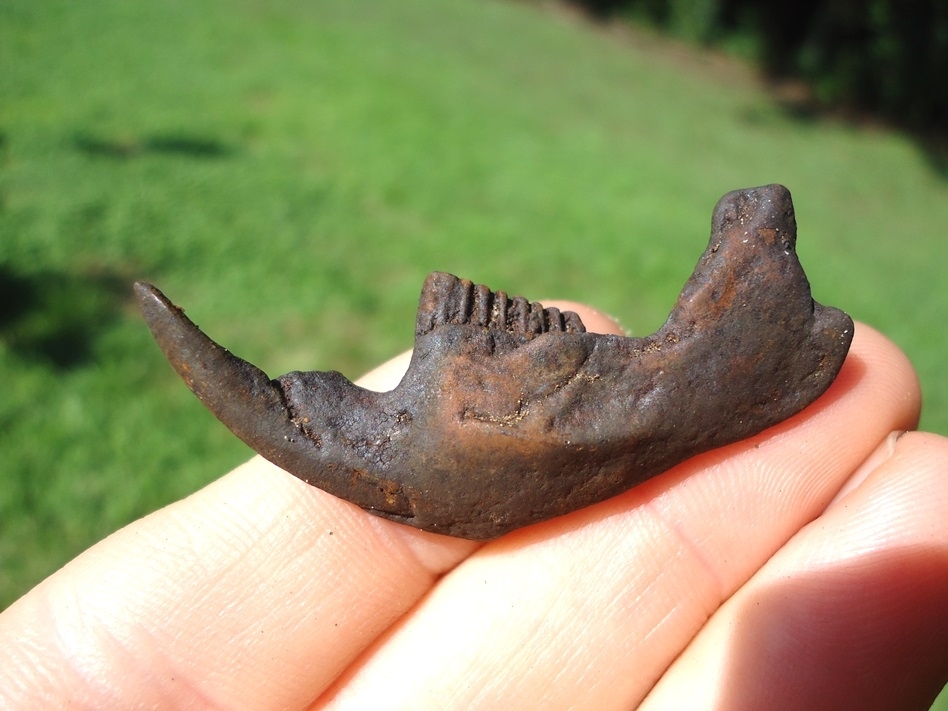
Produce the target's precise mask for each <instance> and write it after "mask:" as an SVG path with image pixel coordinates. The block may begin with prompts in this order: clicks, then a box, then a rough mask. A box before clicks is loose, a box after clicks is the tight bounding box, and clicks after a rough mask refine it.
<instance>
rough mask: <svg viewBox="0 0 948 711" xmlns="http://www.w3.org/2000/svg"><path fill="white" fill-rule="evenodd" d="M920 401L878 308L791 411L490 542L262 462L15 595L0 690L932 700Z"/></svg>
mask: <svg viewBox="0 0 948 711" xmlns="http://www.w3.org/2000/svg"><path fill="white" fill-rule="evenodd" d="M549 305H556V306H558V307H559V308H563V309H572V310H576V311H578V312H579V313H580V315H581V317H582V319H583V321H584V323H585V324H586V325H587V328H589V329H590V330H597V331H600V332H605V333H618V332H619V329H618V327H617V325H616V324H615V323H614V322H612V321H610V320H609V319H607V318H606V317H604V316H603V315H602V314H599V313H598V312H595V311H593V310H590V309H588V308H586V307H582V306H579V305H576V304H566V303H558V302H549ZM406 365H407V358H406V357H405V356H401V357H399V358H396V359H394V360H393V361H390V362H389V363H387V364H385V365H384V366H381V367H380V368H379V369H377V370H375V371H373V372H372V373H370V374H369V375H367V376H366V377H365V378H363V380H362V381H360V382H361V384H363V385H365V386H367V387H374V388H376V389H386V388H390V387H392V386H394V384H395V383H397V382H398V379H399V377H400V375H401V373H402V372H403V371H404V368H405V367H406ZM919 409H920V395H919V388H918V382H917V379H916V377H915V374H914V372H913V370H912V368H911V365H910V364H909V362H908V361H907V360H906V358H905V356H904V355H903V354H902V353H901V352H900V351H899V350H898V349H897V348H896V347H895V346H894V345H893V344H892V343H891V342H890V341H888V340H887V339H886V338H885V337H883V336H882V335H880V334H879V333H877V332H875V331H873V330H872V329H871V328H868V327H866V326H863V325H857V329H856V334H855V338H854V341H853V345H852V349H851V352H850V356H849V358H848V359H847V362H846V364H845V365H844V367H843V370H842V371H841V373H840V375H839V377H838V378H837V380H836V382H835V383H834V384H833V385H832V387H831V388H830V390H829V391H827V393H826V394H825V395H824V396H823V397H821V398H819V399H818V400H817V401H816V402H815V403H813V404H812V405H811V406H810V407H808V408H807V409H806V410H804V411H803V412H801V413H800V414H798V415H796V416H794V417H793V418H791V419H790V420H788V421H786V422H784V423H782V424H780V425H777V426H775V427H772V428H770V429H768V430H766V431H764V432H762V433H761V434H759V435H757V436H755V437H753V438H751V439H748V440H745V441H743V442H739V443H737V444H734V445H731V446H728V447H725V448H722V449H718V450H715V451H713V452H709V453H707V454H703V455H701V456H698V457H694V458H693V459H691V460H689V461H687V462H685V463H683V464H681V465H679V466H677V467H675V468H673V469H671V470H670V471H668V472H666V473H664V474H662V475H660V476H658V477H656V478H654V479H652V480H650V481H649V482H647V483H645V484H643V485H641V486H638V487H636V488H635V489H633V490H631V491H629V492H627V493H625V494H623V495H621V496H617V497H615V498H613V499H611V500H609V501H606V502H603V503H601V504H598V505H596V506H592V507H589V508H587V509H584V510H582V511H577V512H575V513H573V514H570V515H567V516H562V517H560V518H556V519H553V520H550V521H547V522H545V523H542V524H538V525H535V526H531V527H529V528H525V529H521V530H518V531H514V532H513V533H510V534H508V535H506V536H504V537H502V538H500V539H497V540H495V541H492V542H490V543H487V544H479V543H475V542H471V541H465V540H460V539H453V538H447V537H444V536H438V535H435V534H430V533H425V532H422V531H418V530H415V529H412V528H409V527H406V526H402V525H400V524H396V523H392V522H389V521H386V520H383V519H380V518H377V517H375V516H372V515H370V514H368V513H366V512H364V511H362V510H361V509H359V508H358V507H356V506H354V505H352V504H349V503H347V502H345V501H341V500H339V499H335V498H333V497H331V496H329V495H328V494H325V493H324V492H322V491H320V490H318V489H315V488H313V487H310V486H307V485H306V484H304V483H302V482H300V481H299V480H298V479H296V478H295V477H293V476H290V475H289V474H286V473H285V472H283V471H282V470H280V469H278V468H277V467H275V466H274V465H272V464H270V463H268V462H266V461H265V460H263V459H260V458H254V459H252V460H251V461H250V462H248V463H247V464H245V465H243V466H241V467H238V468H237V469H236V470H234V471H233V472H231V473H230V474H227V475H226V476H224V477H222V478H220V479H219V480H217V481H216V482H214V483H212V484H211V485H209V486H207V487H206V488H204V489H202V490H201V491H198V492H197V493H195V494H193V495H192V496H190V497H188V498H186V499H184V500H183V501H179V502H177V503H175V504H172V505H170V506H168V507H166V508H164V509H162V510H160V511H157V512H155V513H153V514H151V515H149V516H147V517H145V518H144V519H142V520H140V521H137V522H135V523H133V524H131V525H129V526H127V527H126V528H124V529H122V530H120V531H118V532H116V533H115V534H113V535H112V536H110V537H109V538H107V539H105V540H104V541H102V542H100V543H99V544H97V545H95V546H93V547H92V548H90V549H89V550H88V551H86V552H85V553H83V554H82V555H80V556H79V557H78V558H76V559H75V560H74V561H72V562H71V563H69V564H68V565H67V566H66V567H64V568H63V569H62V570H60V571H58V572H57V573H55V574H54V575H52V576H51V577H50V578H48V579H47V580H45V581H44V582H43V583H41V584H40V585H38V586H37V587H36V588H35V589H33V590H32V591H31V592H29V593H28V594H27V595H25V596H24V597H23V598H21V599H20V600H19V601H17V602H16V603H15V604H14V605H12V606H11V607H10V608H9V609H7V610H6V611H5V612H4V613H3V614H2V615H0V708H4V709H35V708H58V707H68V708H88V709H113V708H114V709H129V708H181V709H306V708H313V709H367V708H386V709H402V708H404V709H455V708H456V709H498V708H505V709H540V708H542V709H596V710H597V711H602V710H606V711H609V710H611V709H632V708H636V707H640V708H643V709H649V710H655V709H681V708H688V709H728V711H732V710H734V709H737V710H740V709H760V708H767V709H784V708H785V709H802V708H806V709H821V708H826V709H839V708H859V709H896V708H897V709H925V708H927V707H928V705H929V704H930V703H931V700H932V699H933V698H934V696H935V694H936V693H937V692H938V690H939V689H940V688H941V686H942V685H943V684H944V683H945V681H946V680H948V602H946V600H948V486H946V485H945V475H946V473H948V465H946V462H948V440H946V439H945V438H942V437H939V436H935V435H931V434H923V433H917V432H907V431H910V430H912V429H913V428H914V427H915V426H916V424H917V420H918V415H919ZM726 414H727V413H709V415H708V416H709V417H716V416H726ZM168 475H169V476H173V472H169V473H168Z"/></svg>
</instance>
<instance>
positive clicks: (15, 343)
mask: <svg viewBox="0 0 948 711" xmlns="http://www.w3.org/2000/svg"><path fill="white" fill-rule="evenodd" d="M130 283H131V282H130V280H129V279H128V278H127V277H125V276H122V275H119V274H115V273H110V272H100V273H94V274H73V273H68V272H66V273H55V272H41V273H37V274H29V275H25V274H19V273H17V272H16V271H15V270H13V269H11V268H10V267H8V266H5V265H0V342H3V343H4V344H5V345H6V346H7V347H8V348H10V350H11V351H13V352H14V353H16V354H17V355H18V356H20V357H21V358H24V359H27V360H39V361H42V362H44V363H47V364H48V365H50V366H51V367H53V368H56V369H58V370H69V369H71V368H75V367H77V366H80V365H82V364H84V363H86V362H88V361H89V360H90V359H91V358H92V355H93V350H94V346H95V342H96V340H97V339H98V338H99V336H101V335H102V334H103V333H104V332H105V331H106V330H107V329H108V328H109V327H110V326H111V325H112V324H113V323H114V322H115V321H116V319H117V318H118V317H119V315H120V312H121V310H122V307H123V306H124V305H125V304H126V303H127V302H128V301H129V299H130V298H131V294H130V286H129V285H130Z"/></svg>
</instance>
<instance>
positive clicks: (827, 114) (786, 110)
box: [743, 77, 948, 180]
mask: <svg viewBox="0 0 948 711" xmlns="http://www.w3.org/2000/svg"><path fill="white" fill-rule="evenodd" d="M767 91H768V93H769V95H770V99H771V101H772V104H773V106H774V108H775V109H776V111H777V112H778V113H779V115H781V116H783V117H785V118H787V119H790V120H791V121H794V122H796V123H798V124H804V125H808V124H815V123H819V122H824V121H836V122H839V123H841V124H844V125H848V126H852V127H853V128H857V129H858V128H861V127H876V128H881V129H884V130H888V131H895V132H898V133H902V134H904V135H906V136H908V137H909V138H910V139H911V140H912V142H913V143H914V144H915V146H916V148H917V149H918V151H919V152H920V153H921V155H922V157H923V158H924V159H925V162H926V163H927V164H928V167H929V169H930V170H931V171H932V172H933V173H934V174H935V175H936V176H938V177H939V178H940V179H942V180H948V135H942V134H941V133H939V132H937V131H934V130H927V131H924V130H915V129H913V128H912V127H911V126H906V125H899V124H898V123H896V122H893V121H891V120H888V119H886V118H885V117H883V116H879V115H877V114H874V113H872V112H869V111H865V110H860V109H857V108H854V107H851V106H846V105H844V104H833V105H826V104H823V103H821V102H819V101H818V100H817V99H816V96H815V95H814V93H813V90H812V88H811V87H810V86H809V85H808V84H807V83H806V82H804V81H802V80H798V79H787V78H780V77H771V78H770V79H769V82H768V85H767ZM743 119H744V121H745V122H746V123H748V124H751V125H756V124H761V123H766V122H767V120H768V117H767V112H766V111H760V110H755V109H750V110H747V111H745V112H744V113H743Z"/></svg>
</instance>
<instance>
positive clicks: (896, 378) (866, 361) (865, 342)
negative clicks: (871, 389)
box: [849, 321, 922, 430]
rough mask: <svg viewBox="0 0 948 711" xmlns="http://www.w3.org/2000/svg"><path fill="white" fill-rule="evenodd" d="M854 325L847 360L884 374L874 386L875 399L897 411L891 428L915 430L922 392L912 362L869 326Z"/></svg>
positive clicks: (863, 324) (858, 323)
mask: <svg viewBox="0 0 948 711" xmlns="http://www.w3.org/2000/svg"><path fill="white" fill-rule="evenodd" d="M855 326H856V330H855V334H854V337H853V344H852V347H851V349H850V355H849V357H850V359H852V360H853V361H859V362H861V363H862V365H863V366H864V367H866V368H869V369H871V370H872V371H873V372H876V373H878V374H884V376H885V377H884V378H881V379H877V384H876V387H878V388H879V391H878V393H879V394H878V399H880V400H882V399H885V400H886V401H890V402H892V403H893V404H894V405H896V407H897V408H898V412H897V413H896V418H895V421H894V422H893V428H892V429H898V430H913V429H915V428H916V427H917V426H918V420H919V416H920V415H921V403H922V389H921V383H920V382H919V379H918V374H917V373H916V372H915V368H914V366H913V365H912V362H911V361H910V360H909V358H908V356H907V355H905V353H904V352H903V351H902V349H901V348H899V346H898V345H896V343H895V342H893V341H892V340H891V339H889V338H888V337H887V336H885V335H883V334H882V333H881V332H879V331H877V330H876V329H874V328H873V327H872V326H869V325H867V324H865V323H860V322H858V321H857V322H856V324H855ZM882 388H885V389H886V390H887V391H888V392H883V391H882ZM885 395H889V396H890V397H885Z"/></svg>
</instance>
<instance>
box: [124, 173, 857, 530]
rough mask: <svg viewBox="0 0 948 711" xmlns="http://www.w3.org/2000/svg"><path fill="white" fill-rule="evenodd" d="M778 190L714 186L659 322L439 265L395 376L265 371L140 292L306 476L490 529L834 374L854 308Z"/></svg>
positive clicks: (171, 335)
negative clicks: (647, 330)
mask: <svg viewBox="0 0 948 711" xmlns="http://www.w3.org/2000/svg"><path fill="white" fill-rule="evenodd" d="M795 242H796V223H795V220H794V214H793V204H792V202H791V200H790V193H789V192H788V191H787V190H786V188H784V187H782V186H779V185H770V186H765V187H761V188H754V189H749V190H743V191H736V192H733V193H729V194H727V195H725V196H724V197H723V198H722V199H721V201H720V202H719V203H718V205H717V207H716V208H715V211H714V216H713V221H712V233H711V241H710V243H709V245H708V248H707V250H706V251H705V253H704V255H702V257H701V259H700V260H699V262H698V265H697V267H696V268H695V272H694V274H693V275H692V276H691V278H690V279H689V280H688V282H687V283H686V284H685V286H684V289H683V290H682V292H681V295H680V296H679V298H678V301H677V303H676V304H675V306H674V308H673V309H672V312H671V314H670V316H669V318H668V321H667V322H666V323H665V325H664V326H663V327H662V328H661V329H659V330H658V331H657V332H656V333H654V334H653V335H651V336H648V337H645V338H627V337H621V336H608V335H599V334H592V333H586V332H585V329H584V328H583V325H582V323H581V322H580V320H579V318H578V317H577V316H576V315H575V314H571V313H560V312H559V311H557V310H555V309H543V308H542V307H541V306H540V305H539V304H531V303H529V302H528V301H526V300H525V299H522V298H520V297H514V298H508V297H507V295H506V294H505V293H504V292H491V291H490V290H489V289H487V288H486V287H484V286H481V285H475V284H472V283H471V282H469V281H466V280H461V279H458V278H456V277H453V276H451V275H449V274H442V273H435V274H432V275H431V276H429V277H428V279H427V280H426V282H425V284H424V287H423V289H422V294H421V300H420V304H419V309H418V316H417V319H416V329H415V347H414V351H413V354H412V359H411V364H410V366H409V368H408V371H407V373H406V374H405V377H404V378H403V380H402V382H401V383H400V384H399V385H398V386H397V387H396V388H395V389H394V390H392V391H390V392H386V393H376V392H371V391H368V390H365V389H363V388H360V387H357V386H356V385H354V384H352V383H351V382H350V381H349V380H347V379H346V378H344V377H343V376H342V375H340V374H339V373H336V372H305V373H303V372H294V373H289V374H287V375H284V376H282V377H280V378H278V379H276V380H271V379H270V378H269V377H268V376H267V375H266V374H265V373H264V372H263V371H261V370H260V369H258V368H257V367H255V366H253V365H251V364H250V363H247V362H246V361H244V360H241V359H239V358H237V357H236V356H233V355H232V354H230V353H229V352H228V351H226V350H225V349H224V348H222V347H221V346H219V345H217V344H216V343H214V342H213V341H211V340H210V339H209V338H207V336H205V335H204V334H203V333H202V332H201V331H200V330H199V329H198V328H197V327H196V326H195V325H194V324H193V323H192V322H191V321H190V320H188V319H187V318H186V317H185V316H184V314H183V312H182V311H181V310H180V309H178V308H177V307H176V306H174V305H173V304H172V303H171V302H170V301H168V300H167V299H166V298H165V297H164V296H163V295H162V294H161V292H159V291H158V290H157V289H155V288H154V287H152V286H150V285H147V284H142V283H139V284H137V285H136V290H137V292H138V296H139V301H140V304H141V307H142V310H143V313H144V315H145V318H146V320H147V321H148V324H149V326H150V327H151V329H152V332H153V333H154V335H155V338H156V340H157V341H158V343H159V345H160V346H161V348H162V350H163V351H164V352H165V354H166V356H167V357H168V359H169V361H170V362H171V363H172V365H173V366H174V367H175V369H176V370H177V371H178V373H179V374H180V375H181V376H182V378H184V380H185V381H186V382H187V384H188V386H189V387H190V388H191V389H192V390H193V391H194V393H195V394H196V395H197V396H198V397H199V398H200V399H201V400H202V401H203V402H204V404H205V405H206V406H207V407H208V408H209V409H210V410H211V411H212V412H213V413H214V414H215V415H216V416H217V417H218V418H219V419H220V420H221V421H222V422H224V424H226V425H227V426H228V427H230V428H231V430H233V431H234V433H235V434H237V435H238V436H239V437H240V438H241V439H243V440H244V441H245V442H247V444H249V445H250V446H251V447H253V448H254V449H255V450H257V451H258V452H259V453H260V454H262V455H263V456H265V457H266V458H268V459H270V460H271V461H273V462H274V463H275V464H277V465H279V466H280V467H282V468H284V469H286V470H287V471H289V472H290V473H292V474H295V475H296V476H298V477H299V478H301V479H303V480H304V481H306V482H308V483H310V484H313V485H314V486H318V487H319V488H321V489H324V490H325V491H327V492H329V493H331V494H334V495H336V496H339V497H342V498H344V499H347V500H349V501H351V502H353V503H356V504H358V505H360V506H362V507H364V508H366V509H367V510H369V511H372V512H373V513H375V514H377V515H379V516H384V517H385V518H389V519H392V520H395V521H399V522H402V523H406V524H409V525H412V526H415V527H418V528H422V529H425V530H428V531H435V532H439V533H446V534H449V535H453V536H460V537H463V538H472V539H481V540H485V539H490V538H494V537H496V536H499V535H502V534H504V533H506V532H508V531H511V530H513V529H515V528H519V527H521V526H526V525H529V524H532V523H537V522H539V521H543V520H546V519H549V518H552V517H554V516H558V515H561V514H565V513H569V512H571V511H575V510H577V509H580V508H582V507H585V506H588V505H590V504H593V503H596V502H599V501H602V500H604V499H607V498H610V497H612V496H615V495H616V494H619V493H621V492H623V491H625V490H627V489H629V488H631V487H632V486H635V485H636V484H638V483H640V482H642V481H644V480H646V479H648V478H650V477H652V476H655V475H656V474H659V473H661V472H663V471H665V470H667V469H669V468H670V467H672V466H674V465H675V464H677V463H679V462H682V461H684V460H685V459H687V458H689V457H691V456H694V455H695V454H698V453H700V452H704V451H707V450H709V449H712V448H715V447H720V446H723V445H726V444H730V443H732V442H736V441H738V440H741V439H743V438H745V437H749V436H751V435H753V434H756V433H758V432H760V431H761V430H763V429H765V428H767V427H769V426H771V425H774V424H776V423H778V422H780V421H782V420H784V419H786V418H788V417H790V416H792V415H794V414H796V413H797V412H799V411H800V410H802V409H803V408H804V407H806V406H807V405H808V404H810V403H811V402H812V401H813V400H815V399H816V398H817V397H819V395H821V394H822V393H823V392H824V391H825V390H826V388H827V387H829V385H830V383H832V381H833V379H834V378H835V377H836V374H837V373H838V372H839V369H840V367H841V366H842V363H843V360H844V358H845V356H846V353H847V351H848V349H849V344H850V341H851V339H852V335H853V324H852V321H851V320H850V318H849V317H848V316H847V315H846V314H844V313H843V312H841V311H839V310H837V309H834V308H829V307H824V306H821V305H820V304H818V303H816V302H814V301H813V299H812V297H811V295H810V287H809V283H808V282H807V279H806V275H805V274H804V272H803V269H802V267H801V266H800V263H799V261H798V259H797V256H796V251H795Z"/></svg>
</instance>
